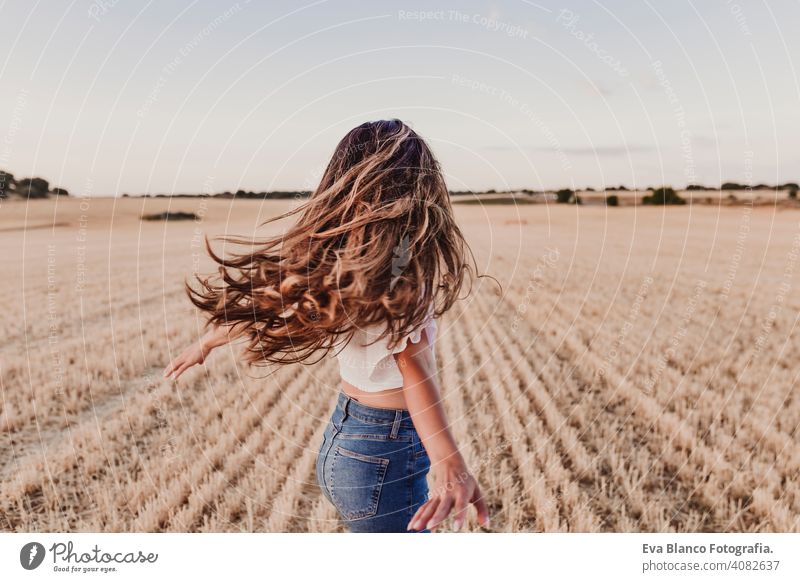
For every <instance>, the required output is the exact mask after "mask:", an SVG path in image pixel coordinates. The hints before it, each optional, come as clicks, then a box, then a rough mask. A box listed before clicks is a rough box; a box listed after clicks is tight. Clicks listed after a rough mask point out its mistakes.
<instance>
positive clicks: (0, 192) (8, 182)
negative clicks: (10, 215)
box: [0, 170, 16, 198]
mask: <svg viewBox="0 0 800 582" xmlns="http://www.w3.org/2000/svg"><path fill="white" fill-rule="evenodd" d="M15 184H16V182H15V181H14V174H10V173H8V172H4V171H3V170H0V198H6V197H7V196H8V195H9V194H10V193H11V192H12V191H13V190H14V185H15Z"/></svg>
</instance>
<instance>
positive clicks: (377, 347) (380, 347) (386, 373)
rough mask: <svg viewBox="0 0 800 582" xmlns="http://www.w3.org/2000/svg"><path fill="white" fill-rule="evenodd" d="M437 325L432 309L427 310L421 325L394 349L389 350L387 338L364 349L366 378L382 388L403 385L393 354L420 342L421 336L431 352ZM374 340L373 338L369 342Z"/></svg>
mask: <svg viewBox="0 0 800 582" xmlns="http://www.w3.org/2000/svg"><path fill="white" fill-rule="evenodd" d="M436 332H437V325H436V320H435V319H433V308H432V307H431V308H430V309H429V310H428V316H427V318H426V319H425V321H424V322H423V324H422V325H421V326H420V327H419V328H417V329H416V330H414V331H413V332H411V333H410V334H408V335H406V336H404V337H403V338H402V339H401V340H400V341H399V342H397V345H396V346H395V347H394V349H391V350H390V349H389V347H388V343H389V339H390V338H389V337H388V336H387V337H386V338H384V339H383V340H381V341H378V342H375V343H374V344H372V345H369V346H367V348H366V362H365V363H366V365H367V370H368V378H369V380H370V382H371V383H373V384H374V385H376V386H377V385H380V386H382V387H384V388H395V387H401V386H402V385H403V375H402V374H401V373H400V369H399V368H398V367H397V362H396V361H395V359H394V355H395V354H399V353H400V352H402V351H403V350H405V349H406V347H408V343H409V342H411V343H413V344H417V343H419V342H420V341H421V340H422V334H423V333H425V334H426V335H427V339H428V344H429V346H430V349H431V352H433V343H434V342H435V341H436ZM373 339H375V338H374V337H372V338H370V340H373Z"/></svg>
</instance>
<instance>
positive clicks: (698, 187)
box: [686, 184, 708, 190]
mask: <svg viewBox="0 0 800 582" xmlns="http://www.w3.org/2000/svg"><path fill="white" fill-rule="evenodd" d="M686 190H708V188H706V187H705V186H701V185H700V184H689V185H688V186H686Z"/></svg>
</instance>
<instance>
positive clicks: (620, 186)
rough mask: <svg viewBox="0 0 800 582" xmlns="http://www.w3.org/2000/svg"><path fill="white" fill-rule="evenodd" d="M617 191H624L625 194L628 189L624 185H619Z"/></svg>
mask: <svg viewBox="0 0 800 582" xmlns="http://www.w3.org/2000/svg"><path fill="white" fill-rule="evenodd" d="M617 190H622V191H624V192H625V191H627V190H628V189H627V188H626V187H625V186H623V185H622V184H620V185H619V188H617Z"/></svg>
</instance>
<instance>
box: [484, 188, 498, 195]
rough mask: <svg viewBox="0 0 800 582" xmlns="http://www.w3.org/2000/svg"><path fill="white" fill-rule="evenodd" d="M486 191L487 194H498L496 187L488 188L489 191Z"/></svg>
mask: <svg viewBox="0 0 800 582" xmlns="http://www.w3.org/2000/svg"><path fill="white" fill-rule="evenodd" d="M486 193H487V194H497V192H496V191H495V190H494V189H492V190H487V191H486Z"/></svg>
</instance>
